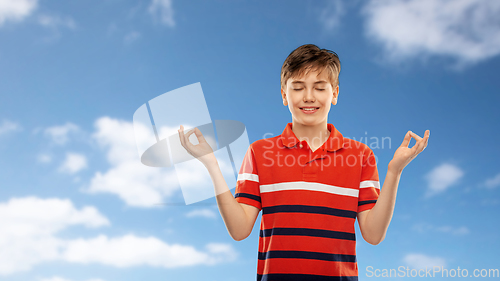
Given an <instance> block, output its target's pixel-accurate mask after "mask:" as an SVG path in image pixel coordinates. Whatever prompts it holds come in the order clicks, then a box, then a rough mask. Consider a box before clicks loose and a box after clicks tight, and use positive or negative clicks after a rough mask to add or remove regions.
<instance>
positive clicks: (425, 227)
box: [413, 223, 470, 235]
mask: <svg viewBox="0 0 500 281" xmlns="http://www.w3.org/2000/svg"><path fill="white" fill-rule="evenodd" d="M413 229H414V230H415V231H417V232H420V233H427V232H442V233H445V234H452V235H466V234H469V233H470V230H469V228H467V227H465V226H460V227H453V226H449V225H444V226H434V225H431V224H427V223H417V224H415V225H414V226H413Z"/></svg>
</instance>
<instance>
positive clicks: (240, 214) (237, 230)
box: [206, 160, 260, 241]
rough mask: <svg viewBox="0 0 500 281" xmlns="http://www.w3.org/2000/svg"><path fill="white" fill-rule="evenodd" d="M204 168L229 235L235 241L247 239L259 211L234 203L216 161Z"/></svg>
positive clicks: (252, 207)
mask: <svg viewBox="0 0 500 281" xmlns="http://www.w3.org/2000/svg"><path fill="white" fill-rule="evenodd" d="M206 167H207V169H208V172H209V173H210V178H212V183H213V184H214V187H215V194H216V199H217V206H218V207H219V212H220V214H221V216H222V219H223V220H224V223H225V224H226V228H227V231H228V232H229V235H230V236H231V237H232V238H233V239H234V240H236V241H241V240H243V239H245V238H247V237H248V235H250V233H251V232H252V229H253V226H254V224H255V220H257V216H258V215H259V211H260V210H259V209H258V208H257V207H254V206H250V205H247V204H244V203H238V202H237V201H236V199H235V198H234V196H233V194H232V193H231V191H230V190H229V188H228V186H227V183H226V181H225V180H224V177H223V176H222V173H221V171H220V168H219V164H218V163H217V160H215V162H213V163H212V164H208V165H206Z"/></svg>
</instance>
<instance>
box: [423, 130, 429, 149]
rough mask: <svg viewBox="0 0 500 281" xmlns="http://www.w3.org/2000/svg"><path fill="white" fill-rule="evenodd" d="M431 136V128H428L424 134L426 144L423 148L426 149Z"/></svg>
mask: <svg viewBox="0 0 500 281" xmlns="http://www.w3.org/2000/svg"><path fill="white" fill-rule="evenodd" d="M430 136H431V131H430V130H426V131H425V134H424V140H425V144H424V148H422V150H424V149H425V148H426V147H427V144H428V143H429V137H430Z"/></svg>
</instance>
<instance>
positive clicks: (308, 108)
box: [299, 107, 319, 111]
mask: <svg viewBox="0 0 500 281" xmlns="http://www.w3.org/2000/svg"><path fill="white" fill-rule="evenodd" d="M299 108H300V110H304V111H314V110H318V109H319V107H299Z"/></svg>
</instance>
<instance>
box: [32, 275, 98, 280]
mask: <svg viewBox="0 0 500 281" xmlns="http://www.w3.org/2000/svg"><path fill="white" fill-rule="evenodd" d="M40 281H75V280H72V279H66V278H63V277H59V276H53V277H50V278H42V279H40ZM85 281H104V280H102V279H96V278H92V279H87V280H85Z"/></svg>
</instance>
